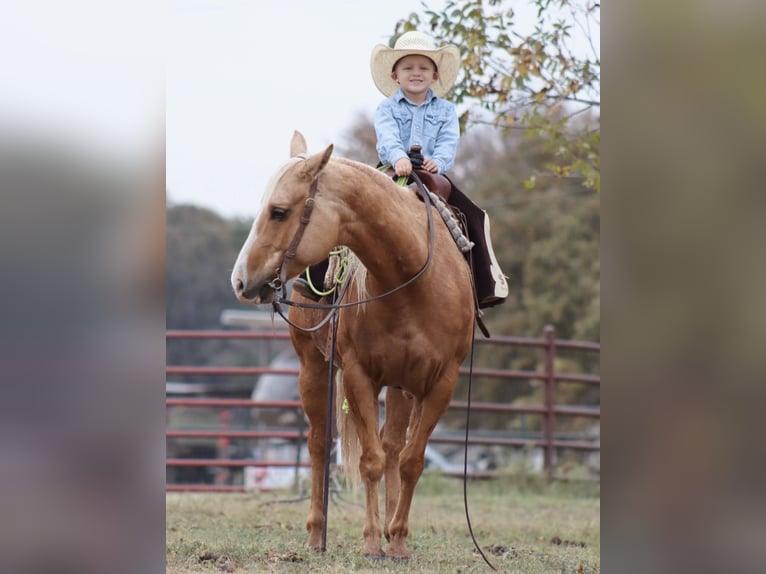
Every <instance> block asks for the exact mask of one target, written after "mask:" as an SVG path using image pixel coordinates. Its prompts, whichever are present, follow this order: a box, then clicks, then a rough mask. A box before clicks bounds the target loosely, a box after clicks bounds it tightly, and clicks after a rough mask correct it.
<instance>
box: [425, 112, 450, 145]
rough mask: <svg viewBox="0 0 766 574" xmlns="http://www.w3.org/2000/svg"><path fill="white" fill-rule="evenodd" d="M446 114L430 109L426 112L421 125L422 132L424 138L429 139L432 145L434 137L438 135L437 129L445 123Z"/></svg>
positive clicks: (434, 141)
mask: <svg viewBox="0 0 766 574" xmlns="http://www.w3.org/2000/svg"><path fill="white" fill-rule="evenodd" d="M447 119H448V118H447V114H446V113H443V112H433V111H430V112H428V113H426V117H425V122H424V125H423V132H424V134H423V135H424V136H425V138H426V140H429V141H430V142H431V144H432V145H435V144H436V138H437V137H438V135H439V130H440V129H441V128H442V126H443V125H444V124H445V123H447Z"/></svg>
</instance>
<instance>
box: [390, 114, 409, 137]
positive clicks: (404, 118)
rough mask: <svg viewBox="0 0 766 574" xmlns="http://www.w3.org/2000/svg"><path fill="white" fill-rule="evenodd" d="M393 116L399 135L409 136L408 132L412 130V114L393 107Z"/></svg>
mask: <svg viewBox="0 0 766 574" xmlns="http://www.w3.org/2000/svg"><path fill="white" fill-rule="evenodd" d="M393 116H394V119H395V120H396V125H397V126H399V133H400V135H401V136H402V137H403V138H404V137H407V138H409V136H410V133H411V132H412V114H411V113H410V112H408V111H406V110H397V109H395V110H394V111H393Z"/></svg>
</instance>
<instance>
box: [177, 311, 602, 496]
mask: <svg viewBox="0 0 766 574" xmlns="http://www.w3.org/2000/svg"><path fill="white" fill-rule="evenodd" d="M166 338H167V339H168V340H212V339H238V340H261V341H273V340H289V334H288V333H287V331H272V332H254V331H224V330H193V331H192V330H183V331H181V330H169V331H167V332H166ZM476 342H477V344H479V345H497V346H505V347H508V346H510V347H529V348H537V349H541V350H542V352H543V361H542V365H543V370H542V371H526V370H512V369H507V370H505V369H496V368H480V367H474V368H473V370H472V375H473V377H487V378H496V379H501V380H509V381H512V380H537V381H540V382H541V384H542V402H541V404H531V405H530V404H524V405H516V404H503V403H491V402H473V401H472V402H471V411H472V412H476V413H494V414H507V415H509V416H512V415H513V416H515V415H533V416H539V417H541V425H540V427H541V432H540V436H538V437H514V436H473V437H469V439H468V444H469V446H489V447H503V448H534V449H541V450H542V453H543V471H544V473H545V476H546V478H547V480H548V481H551V480H554V479H556V478H559V477H557V476H556V475H555V467H556V464H555V462H556V454H557V452H559V451H562V450H567V449H568V450H573V451H593V452H600V448H601V443H600V439H593V440H583V439H582V438H581V437H580V438H574V439H573V438H562V437H561V436H557V433H556V419H557V417H584V418H589V419H595V420H600V417H601V409H600V406H599V405H593V406H582V405H564V404H556V403H555V400H554V398H555V389H556V385H557V384H560V383H574V384H586V385H595V386H598V387H600V385H601V378H600V376H599V375H597V374H583V373H567V372H558V371H557V370H556V358H557V356H558V354H559V353H560V351H562V350H566V351H579V352H586V353H596V354H598V353H600V350H601V346H600V344H599V343H594V342H586V341H570V340H562V339H556V337H555V331H554V328H553V327H552V326H550V325H549V326H546V327H545V329H544V331H543V336H542V337H540V338H526V337H511V336H494V337H492V338H491V339H477V341H476ZM298 373H299V369H290V368H281V369H280V368H271V367H252V366H189V365H168V366H167V367H166V374H167V375H178V376H194V375H205V376H260V375H264V374H278V375H292V376H297V375H298ZM460 374H461V376H467V375H468V374H469V369H468V368H467V367H463V368H461V370H460ZM177 407H186V408H193V409H194V408H202V407H205V408H208V409H216V410H217V411H218V412H219V424H218V426H217V428H213V429H210V428H168V429H167V430H166V439H167V441H168V444H171V442H172V441H183V440H195V439H196V440H203V441H213V442H215V444H216V445H217V446H218V447H219V448H218V450H219V451H225V448H222V447H226V446H228V445H230V444H231V442H230V441H235V440H262V439H271V440H281V441H288V442H290V443H292V444H294V445H295V446H296V447H297V448H296V452H297V457H296V459H295V460H290V461H284V460H280V461H275V460H266V459H258V458H252V457H250V458H232V457H226V456H219V455H220V453H217V455H216V456H213V457H204V458H203V457H181V456H171V457H168V458H167V459H166V467H167V468H168V469H172V468H187V469H189V468H199V469H213V470H215V471H216V472H218V473H221V474H220V475H221V476H226V472H228V470H227V469H233V468H235V469H239V468H242V469H245V468H251V469H258V468H292V469H294V471H295V477H296V480H297V478H298V471H299V469H305V468H309V467H310V464H309V463H308V461H302V460H301V455H300V452H301V447H302V446H303V445H305V439H306V431H307V428H306V425H305V424H302V423H299V427H300V428H296V429H294V430H252V429H232V428H230V424H229V418H230V411H231V409H278V410H283V411H292V412H294V413H295V414H296V415H297V417H296V418H297V420H298V421H303V411H302V408H301V403H300V401H254V400H250V399H242V398H210V397H198V398H167V399H166V408H167V409H168V412H170V410H171V409H173V408H177ZM467 407H468V403H467V402H466V401H455V400H453V401H452V402H451V403H450V406H449V410H450V411H459V410H463V411H464V410H465V409H466V408H467ZM464 443H465V435H464V434H463V435H462V436H457V435H451V436H450V435H446V434H441V433H434V435H432V437H431V439H430V441H429V444H443V445H463V444H464ZM449 474H454V473H449ZM493 474H494V473H492V472H481V473H476V476H481V477H490V476H493ZM217 482H220V481H217ZM166 490H167V491H182V490H189V491H200V490H208V491H243V490H245V486H244V485H232V484H220V483H216V484H200V483H182V484H178V483H169V484H167V486H166Z"/></svg>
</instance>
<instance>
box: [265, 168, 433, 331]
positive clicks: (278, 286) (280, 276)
mask: <svg viewBox="0 0 766 574" xmlns="http://www.w3.org/2000/svg"><path fill="white" fill-rule="evenodd" d="M412 179H413V180H414V181H415V183H416V184H417V190H418V194H419V195H420V196H421V197H422V199H423V202H424V203H425V206H426V217H427V220H428V257H427V258H426V261H425V263H424V264H423V267H421V269H420V270H419V271H418V272H417V273H415V275H413V276H412V277H410V278H409V279H408V280H407V281H405V282H404V283H402V284H401V285H399V286H397V287H394V288H393V289H391V290H389V291H386V292H385V293H382V294H380V295H376V296H374V297H370V298H368V299H363V300H361V301H354V302H352V303H340V302H338V303H331V304H323V303H296V302H295V301H292V300H290V299H286V298H284V295H285V282H286V278H285V275H286V271H285V267H286V263H287V261H288V260H289V259H292V258H294V257H295V255H296V253H297V250H298V245H300V242H301V240H302V239H303V234H304V233H305V232H306V227H307V226H308V224H309V221H310V219H311V213H312V211H313V210H314V203H315V197H316V194H317V191H318V188H319V183H318V177H316V178H314V180H313V181H312V182H311V187H309V193H308V197H307V198H306V201H305V202H304V207H303V214H302V215H301V219H300V222H299V224H298V228H297V229H296V230H295V235H294V236H293V239H292V241H291V242H290V245H289V246H288V248H287V250H286V251H285V254H284V256H283V257H282V261H281V262H280V264H279V267H277V270H276V277H275V278H274V279H273V280H272V281H270V282H269V283H268V285H269V287H271V288H272V289H274V291H276V292H277V293H279V292H280V291H281V292H282V295H281V296H280V295H279V294H278V295H277V298H276V299H275V300H274V302H273V303H272V308H273V310H274V311H275V312H276V313H277V314H278V315H279V316H280V317H282V319H284V320H285V321H286V322H287V323H288V324H289V325H290V326H292V327H294V328H296V329H299V330H301V331H304V332H312V331H317V330H319V329H321V328H322V327H323V326H324V325H325V324H326V323H327V322H328V321H329V320H330V319H331V318H332V317H333V315H334V314H335V313H337V312H338V310H339V309H342V308H346V307H356V306H358V305H362V304H364V303H369V302H371V301H377V300H378V299H383V298H384V297H388V296H389V295H392V294H394V293H396V292H397V291H400V290H401V289H404V288H405V287H407V286H408V285H411V284H412V283H414V282H415V281H417V280H418V279H419V278H420V276H421V275H423V273H425V272H426V270H427V269H428V267H429V266H430V265H431V261H432V260H433V253H434V242H435V239H434V223H433V213H432V210H431V197H430V195H429V193H428V191H427V190H426V188H425V186H424V185H423V182H422V181H421V180H420V177H418V175H417V174H416V173H415V172H412ZM349 284H350V283H349V282H346V284H345V285H344V286H343V289H342V290H341V292H340V293H339V296H338V298H337V300H338V301H341V300H342V299H343V296H344V295H345V294H346V291H347V290H348V287H349ZM281 303H284V304H285V305H290V306H293V307H306V308H311V309H328V310H331V311H332V312H331V313H329V314H328V315H327V317H325V318H324V319H323V320H322V321H320V322H319V323H318V324H317V325H315V326H314V327H310V328H305V327H300V326H299V325H296V324H295V323H292V322H291V321H290V320H289V319H288V318H287V316H286V315H285V314H284V313H282V309H281V307H280V304H281Z"/></svg>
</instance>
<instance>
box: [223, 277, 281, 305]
mask: <svg viewBox="0 0 766 574" xmlns="http://www.w3.org/2000/svg"><path fill="white" fill-rule="evenodd" d="M233 287H234V294H235V295H236V296H237V299H239V301H241V302H242V303H248V304H251V305H261V304H264V303H271V302H272V301H274V300H275V299H276V296H277V292H276V291H275V290H274V288H273V287H272V286H271V285H270V284H269V283H267V282H258V283H249V284H247V285H246V284H245V283H244V282H243V281H242V279H235V280H234V282H233Z"/></svg>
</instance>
